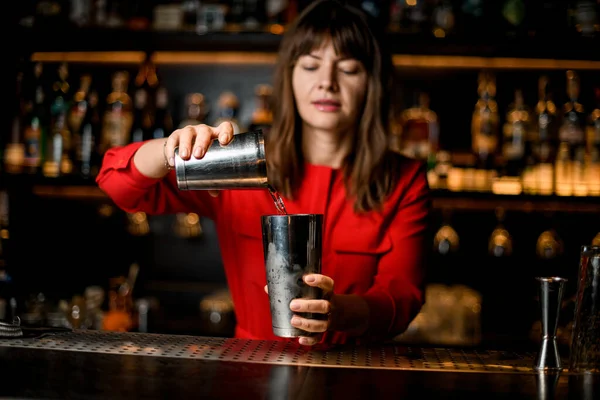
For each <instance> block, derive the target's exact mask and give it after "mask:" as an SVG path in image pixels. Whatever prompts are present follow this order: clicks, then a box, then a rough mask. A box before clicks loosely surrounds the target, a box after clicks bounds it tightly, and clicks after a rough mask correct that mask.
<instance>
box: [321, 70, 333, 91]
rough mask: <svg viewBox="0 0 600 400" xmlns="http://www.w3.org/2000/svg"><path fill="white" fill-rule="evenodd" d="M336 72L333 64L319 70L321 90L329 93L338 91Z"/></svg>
mask: <svg viewBox="0 0 600 400" xmlns="http://www.w3.org/2000/svg"><path fill="white" fill-rule="evenodd" d="M335 72H336V70H335V67H334V65H332V64H329V65H323V67H322V68H320V69H319V73H320V75H319V89H323V90H327V91H336V90H337V77H336V73H335Z"/></svg>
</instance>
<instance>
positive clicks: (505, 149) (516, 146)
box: [502, 89, 531, 177]
mask: <svg viewBox="0 0 600 400" xmlns="http://www.w3.org/2000/svg"><path fill="white" fill-rule="evenodd" d="M530 119H531V111H530V110H529V109H528V107H527V106H526V105H525V101H524V99H523V91H522V90H521V89H517V90H515V97H514V102H513V103H511V104H510V105H509V109H508V112H507V113H506V121H505V123H504V126H503V132H502V133H503V144H502V155H503V158H504V162H505V175H507V176H510V177H520V176H521V174H522V173H523V170H524V165H523V162H524V160H525V141H526V138H527V136H528V135H529V131H530V129H531V126H530Z"/></svg>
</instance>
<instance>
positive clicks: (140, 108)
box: [131, 88, 152, 143]
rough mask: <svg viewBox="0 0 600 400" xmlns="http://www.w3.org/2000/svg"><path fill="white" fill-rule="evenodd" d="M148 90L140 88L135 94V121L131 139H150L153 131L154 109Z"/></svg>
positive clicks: (135, 140) (138, 140) (134, 140)
mask: <svg viewBox="0 0 600 400" xmlns="http://www.w3.org/2000/svg"><path fill="white" fill-rule="evenodd" d="M148 96H149V94H148V91H146V90H144V89H142V88H138V89H136V91H135V93H134V96H133V121H132V128H131V141H132V142H134V143H135V142H141V141H144V140H147V139H150V137H151V132H152V109H151V106H150V102H149V98H148Z"/></svg>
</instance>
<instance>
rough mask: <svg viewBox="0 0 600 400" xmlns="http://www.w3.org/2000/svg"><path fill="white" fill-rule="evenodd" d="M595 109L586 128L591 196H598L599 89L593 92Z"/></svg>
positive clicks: (589, 190)
mask: <svg viewBox="0 0 600 400" xmlns="http://www.w3.org/2000/svg"><path fill="white" fill-rule="evenodd" d="M594 95H595V98H596V108H594V110H592V112H591V113H590V116H589V124H588V126H587V147H588V151H587V152H588V163H587V185H588V193H589V194H590V195H591V196H600V87H597V88H596V89H595V90H594Z"/></svg>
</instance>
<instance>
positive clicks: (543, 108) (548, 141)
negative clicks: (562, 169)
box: [532, 75, 559, 195]
mask: <svg viewBox="0 0 600 400" xmlns="http://www.w3.org/2000/svg"><path fill="white" fill-rule="evenodd" d="M558 119H559V115H558V111H557V107H556V104H555V103H554V101H553V100H552V94H551V91H550V81H549V79H548V76H546V75H543V76H541V77H540V79H539V82H538V102H537V105H536V108H535V128H534V129H535V130H534V134H533V135H534V139H533V140H532V143H533V154H534V159H535V169H534V171H533V181H534V184H533V191H532V192H533V193H535V194H542V195H550V194H552V193H554V191H555V178H554V163H555V161H556V156H557V152H558V124H559V120H558Z"/></svg>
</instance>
